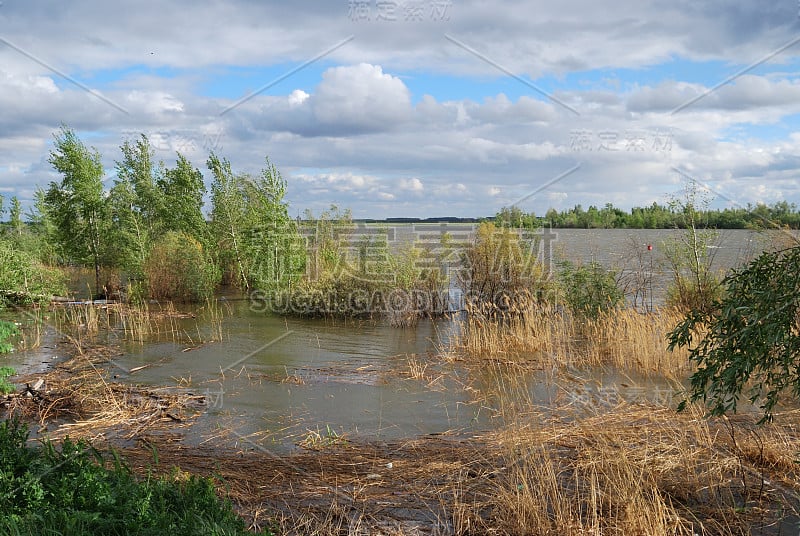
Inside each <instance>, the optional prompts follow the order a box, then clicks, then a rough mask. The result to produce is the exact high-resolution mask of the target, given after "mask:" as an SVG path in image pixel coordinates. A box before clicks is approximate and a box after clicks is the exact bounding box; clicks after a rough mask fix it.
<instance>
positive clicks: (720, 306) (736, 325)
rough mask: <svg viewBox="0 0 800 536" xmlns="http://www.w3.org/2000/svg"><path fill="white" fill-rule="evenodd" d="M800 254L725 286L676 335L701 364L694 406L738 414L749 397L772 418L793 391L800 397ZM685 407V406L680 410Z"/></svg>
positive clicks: (772, 256)
mask: <svg viewBox="0 0 800 536" xmlns="http://www.w3.org/2000/svg"><path fill="white" fill-rule="evenodd" d="M798 273H800V247H794V248H791V249H788V250H783V251H779V252H767V253H763V254H762V255H761V256H759V257H758V258H757V259H756V260H754V261H753V262H751V263H750V264H749V265H748V266H747V267H745V268H743V269H741V270H738V271H737V270H735V271H733V272H732V273H731V274H729V275H728V276H727V277H726V278H725V279H724V280H723V282H722V285H723V286H724V289H725V292H724V297H722V298H721V299H718V300H715V302H714V304H713V307H711V308H707V307H701V308H695V309H692V310H691V311H689V313H688V314H687V316H686V318H685V319H684V320H683V321H682V322H681V323H680V324H679V325H678V326H676V327H675V329H674V330H673V331H672V332H671V333H670V334H669V336H668V339H669V348H670V350H672V349H674V348H677V347H687V348H688V349H689V356H690V358H691V359H692V360H694V361H696V362H697V371H696V372H695V373H694V374H693V375H692V377H691V391H690V396H689V400H690V401H697V400H703V401H704V402H705V403H706V404H707V405H708V406H709V407H710V410H711V414H712V415H723V414H725V413H727V412H735V411H736V407H737V402H738V400H739V398H740V396H741V394H742V392H743V391H744V392H745V394H746V396H747V398H748V399H749V400H750V402H751V403H754V404H756V403H757V404H760V407H761V408H762V409H763V411H764V418H763V419H762V421H766V420H770V419H771V418H772V410H773V409H774V407H775V404H777V402H778V400H779V396H780V395H781V394H782V393H783V392H784V391H786V390H788V391H790V393H791V395H792V396H793V397H794V398H798V397H800V368H798V356H800V279H798V276H797V274H798ZM684 406H685V402H684V403H683V404H681V407H684Z"/></svg>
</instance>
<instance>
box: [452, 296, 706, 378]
mask: <svg viewBox="0 0 800 536" xmlns="http://www.w3.org/2000/svg"><path fill="white" fill-rule="evenodd" d="M680 318H681V317H680V315H679V314H678V313H677V312H676V311H674V310H672V309H663V310H657V311H655V312H653V313H649V314H642V313H640V312H638V311H636V310H635V309H632V308H628V309H621V310H613V311H609V312H607V313H604V314H601V315H600V316H599V317H598V318H597V319H584V320H578V319H576V318H573V317H572V316H571V315H570V314H569V313H567V312H565V311H557V310H554V309H550V308H541V307H535V308H530V309H529V310H527V311H526V312H524V313H514V314H508V315H505V316H500V317H499V318H498V319H494V320H491V319H486V317H485V316H483V315H474V314H468V315H467V319H466V320H465V321H463V322H462V324H461V330H460V335H459V336H458V337H455V338H452V339H451V340H450V342H449V347H448V348H446V349H444V351H443V352H442V353H444V354H445V355H446V356H449V357H450V358H451V359H452V358H453V356H463V357H464V358H466V359H468V360H474V359H478V360H485V359H488V360H496V359H501V360H506V361H513V362H515V363H518V364H519V363H524V362H527V363H530V364H533V365H534V366H540V365H541V364H543V363H544V364H548V365H549V364H553V363H555V364H558V365H563V366H605V365H610V366H614V367H618V368H621V369H626V370H633V371H636V372H639V373H645V374H654V373H655V374H659V375H664V376H666V377H670V378H672V377H677V376H681V377H682V376H685V375H686V373H687V372H688V371H689V370H690V368H691V363H690V362H689V359H688V354H687V352H686V350H685V349H684V350H676V351H675V352H669V351H667V340H666V336H667V333H668V332H669V331H670V330H671V329H672V328H673V327H674V326H675V325H677V323H678V322H679V320H680Z"/></svg>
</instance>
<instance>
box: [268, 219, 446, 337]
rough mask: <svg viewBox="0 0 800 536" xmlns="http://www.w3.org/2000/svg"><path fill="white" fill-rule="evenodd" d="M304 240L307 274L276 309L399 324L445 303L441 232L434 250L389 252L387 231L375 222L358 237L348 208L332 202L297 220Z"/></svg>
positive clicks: (441, 309)
mask: <svg viewBox="0 0 800 536" xmlns="http://www.w3.org/2000/svg"><path fill="white" fill-rule="evenodd" d="M301 225H302V231H303V235H304V236H305V237H306V238H307V240H308V248H307V255H308V257H307V261H306V263H305V265H306V266H307V271H306V274H305V277H304V278H302V279H301V280H300V281H298V282H297V284H295V285H294V286H293V287H292V288H291V290H290V291H289V292H285V293H282V294H281V296H280V297H281V298H282V299H281V300H280V301H278V302H277V303H275V304H274V305H273V307H272V308H273V310H274V311H276V312H285V313H293V314H299V315H301V316H344V317H358V316H370V317H375V316H377V317H387V318H388V320H389V322H390V323H392V324H394V325H398V326H408V325H412V324H414V323H415V322H416V321H417V320H418V319H419V318H420V317H421V316H425V315H427V316H436V315H438V314H441V313H443V312H444V311H445V310H446V307H447V284H448V281H447V279H446V278H445V276H444V275H443V274H442V273H441V270H440V269H439V265H440V264H441V263H442V262H443V259H444V257H445V256H446V255H449V254H450V253H451V250H452V247H451V246H450V245H449V237H448V236H445V237H443V240H442V244H441V247H440V248H437V249H438V252H437V255H436V256H430V257H428V256H425V257H424V258H423V256H424V255H425V253H426V252H425V251H423V250H422V249H421V248H418V247H416V246H414V245H409V246H407V247H405V248H401V249H400V250H399V251H396V252H393V251H391V250H390V248H389V243H388V231H387V230H386V229H381V228H379V227H376V228H374V229H371V231H373V232H369V233H365V234H364V235H363V236H361V238H359V239H358V240H357V241H356V240H354V239H353V237H352V234H353V231H354V230H355V225H354V224H353V221H352V218H351V215H350V212H349V211H341V210H339V208H338V207H336V206H335V205H334V206H331V208H330V209H329V210H326V211H323V212H322V213H321V214H320V215H319V217H314V215H313V214H312V213H311V212H310V211H307V212H306V217H305V219H304V220H303V222H302V223H301Z"/></svg>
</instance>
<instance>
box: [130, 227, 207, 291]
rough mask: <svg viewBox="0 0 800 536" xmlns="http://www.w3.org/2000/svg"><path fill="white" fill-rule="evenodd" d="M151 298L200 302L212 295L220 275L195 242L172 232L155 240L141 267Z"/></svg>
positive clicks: (183, 235)
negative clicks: (142, 267)
mask: <svg viewBox="0 0 800 536" xmlns="http://www.w3.org/2000/svg"><path fill="white" fill-rule="evenodd" d="M144 274H145V279H146V281H147V290H148V294H149V295H150V297H151V298H154V299H168V300H178V301H187V302H198V301H202V300H204V299H206V298H208V297H209V296H211V294H212V293H213V292H214V288H215V287H216V285H217V283H218V282H219V280H220V272H219V269H218V268H217V266H216V265H215V264H214V262H213V261H212V260H211V258H210V256H209V255H208V254H206V252H205V251H203V246H202V245H201V244H200V242H198V241H197V240H195V239H194V238H192V237H190V236H188V235H186V234H184V233H181V232H174V231H171V232H169V233H167V234H165V235H164V236H163V237H162V238H161V239H160V240H158V241H157V242H156V243H155V244H154V245H153V247H152V248H151V250H150V253H149V255H148V256H147V259H146V260H145V264H144Z"/></svg>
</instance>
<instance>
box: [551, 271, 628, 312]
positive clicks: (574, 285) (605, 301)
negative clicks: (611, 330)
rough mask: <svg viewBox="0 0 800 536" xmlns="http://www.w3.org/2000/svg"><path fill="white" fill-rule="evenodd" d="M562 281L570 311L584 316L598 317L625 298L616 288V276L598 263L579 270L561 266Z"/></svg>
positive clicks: (560, 277) (560, 276)
mask: <svg viewBox="0 0 800 536" xmlns="http://www.w3.org/2000/svg"><path fill="white" fill-rule="evenodd" d="M559 282H560V284H561V290H562V292H563V295H564V299H565V300H566V302H567V304H568V305H569V308H570V310H571V311H572V312H573V313H574V314H577V315H579V316H582V317H588V318H597V316H598V315H599V314H600V313H602V312H604V311H608V310H609V309H613V308H615V307H618V306H619V305H620V304H622V302H623V301H624V299H625V295H624V293H623V292H622V290H621V289H620V288H619V286H618V285H617V278H616V273H615V272H613V271H611V270H606V269H605V268H603V267H602V266H601V265H600V264H599V263H597V262H591V263H589V264H586V265H583V266H578V267H576V266H574V265H573V264H572V263H570V262H568V261H566V262H564V263H562V264H561V271H560V273H559Z"/></svg>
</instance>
